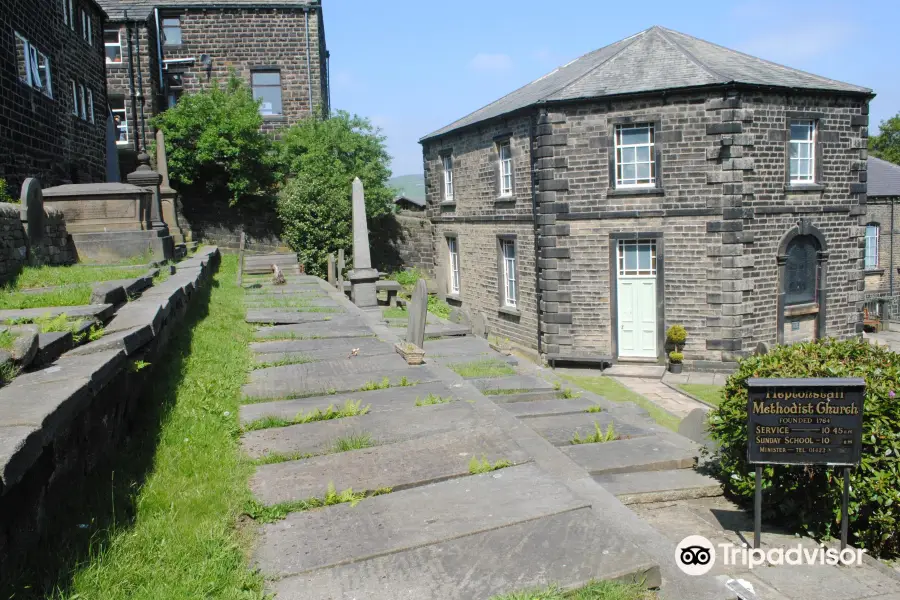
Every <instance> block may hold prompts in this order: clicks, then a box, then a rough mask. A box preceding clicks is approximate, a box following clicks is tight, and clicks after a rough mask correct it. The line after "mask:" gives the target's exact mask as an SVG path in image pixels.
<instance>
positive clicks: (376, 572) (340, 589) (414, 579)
mask: <svg viewBox="0 0 900 600" xmlns="http://www.w3.org/2000/svg"><path fill="white" fill-rule="evenodd" d="M551 549H552V559H551V558H550V556H551V554H550V550H551ZM619 578H621V579H634V580H637V581H644V584H645V585H647V586H651V587H653V586H659V585H660V584H661V581H660V573H659V568H658V566H657V565H656V564H655V563H654V562H653V561H652V559H650V558H649V557H648V556H647V555H646V554H645V553H643V552H642V551H641V550H639V549H638V548H637V547H635V546H634V545H633V544H632V543H631V542H629V541H628V540H627V537H626V536H625V535H623V534H622V532H621V531H619V530H617V528H616V527H615V526H611V525H610V524H608V523H604V522H603V521H602V520H601V519H600V518H598V517H597V516H596V515H595V514H594V513H593V512H592V511H591V510H590V509H587V508H582V509H578V510H573V511H569V512H564V513H560V514H556V515H551V516H547V517H542V518H539V519H536V520H533V521H528V522H524V523H516V524H513V525H509V526H506V527H501V528H499V529H494V530H491V531H485V532H482V533H477V534H475V535H468V536H465V537H460V538H456V539H452V540H447V541H443V542H438V543H436V544H430V545H427V546H421V547H418V548H412V549H409V550H404V551H402V552H398V553H392V554H387V555H385V556H378V557H375V558H370V559H367V560H365V561H362V562H355V563H351V564H346V565H340V566H336V567H331V568H327V569H320V570H317V571H313V572H311V573H307V574H303V575H295V576H291V577H286V578H284V579H281V580H280V581H277V582H274V583H272V584H271V589H270V591H274V592H276V593H277V595H278V598H279V599H282V600H324V599H326V598H327V599H329V600H353V599H362V598H365V599H366V600H398V599H404V600H413V599H415V600H421V599H424V598H441V599H442V600H489V599H490V598H493V597H494V596H497V595H500V594H505V593H511V592H517V591H521V590H527V589H533V588H542V587H545V586H547V585H549V584H551V583H556V584H559V585H562V586H564V587H565V588H571V587H576V586H578V585H580V584H584V583H586V582H588V581H589V580H591V579H598V580H601V579H619Z"/></svg>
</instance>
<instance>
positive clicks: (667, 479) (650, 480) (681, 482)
mask: <svg viewBox="0 0 900 600" xmlns="http://www.w3.org/2000/svg"><path fill="white" fill-rule="evenodd" d="M594 481H596V482H597V483H599V484H600V485H602V486H603V487H604V488H605V489H606V491H608V492H609V493H610V494H613V495H614V496H616V497H617V498H618V499H619V501H620V502H622V504H641V503H646V502H668V501H672V500H683V499H686V498H705V497H707V496H721V495H722V485H721V484H720V483H719V482H718V480H716V479H713V478H712V477H709V476H708V475H703V474H701V473H698V472H697V471H695V470H694V469H670V470H665V471H637V472H633V473H608V474H605V475H596V476H595V477H594Z"/></svg>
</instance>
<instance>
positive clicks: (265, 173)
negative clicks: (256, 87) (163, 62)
mask: <svg viewBox="0 0 900 600" xmlns="http://www.w3.org/2000/svg"><path fill="white" fill-rule="evenodd" d="M151 124H152V125H153V127H157V128H159V129H162V130H163V132H165V135H166V159H167V160H168V163H169V176H170V177H171V181H172V185H173V187H175V188H177V189H178V190H179V191H181V192H185V191H190V192H191V193H192V194H194V195H197V196H201V197H203V198H208V199H211V200H212V199H218V198H221V197H227V198H229V201H230V204H231V205H234V204H237V203H238V202H240V201H241V200H243V199H245V198H247V197H254V196H256V197H262V196H266V195H267V194H269V193H270V192H271V186H272V185H273V183H274V182H275V175H274V172H275V169H274V167H275V156H274V154H273V152H272V141H271V139H270V138H269V137H268V136H267V135H266V134H264V133H263V132H261V131H260V127H262V124H263V120H262V116H260V114H259V101H258V100H254V99H253V94H252V92H251V91H250V88H249V87H248V86H247V85H246V84H245V83H244V82H243V81H241V80H240V79H239V78H237V77H236V76H235V75H234V74H232V76H231V77H230V78H229V80H228V82H227V83H226V84H225V85H224V86H220V85H219V84H218V82H213V84H212V85H211V86H210V87H208V88H206V89H204V90H201V91H199V92H196V93H193V94H185V95H184V96H183V97H182V98H181V99H180V100H179V101H178V104H176V105H175V106H174V107H172V108H170V109H168V110H167V111H165V112H163V113H161V114H160V115H158V116H156V117H154V118H153V119H152V120H151Z"/></svg>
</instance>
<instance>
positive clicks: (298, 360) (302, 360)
mask: <svg viewBox="0 0 900 600" xmlns="http://www.w3.org/2000/svg"><path fill="white" fill-rule="evenodd" d="M315 360H316V359H314V358H313V357H311V356H306V355H305V354H300V355H296V356H288V357H286V358H282V359H280V360H273V361H269V362H261V363H256V364H254V365H253V370H254V371H255V370H258V369H268V368H270V367H286V366H288V365H305V364H306V363H311V362H315Z"/></svg>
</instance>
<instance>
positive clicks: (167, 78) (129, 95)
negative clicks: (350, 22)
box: [99, 0, 330, 173]
mask: <svg viewBox="0 0 900 600" xmlns="http://www.w3.org/2000/svg"><path fill="white" fill-rule="evenodd" d="M99 2H100V4H101V5H102V6H103V7H104V9H105V10H106V12H107V13H108V14H109V22H108V23H107V25H106V26H105V28H104V30H103V37H104V43H105V49H106V77H107V81H108V83H109V102H110V108H111V109H112V112H113V115H114V116H115V117H116V120H117V124H118V128H117V136H116V137H117V145H118V148H119V154H120V159H121V160H120V162H121V164H122V171H123V172H124V173H127V172H130V171H131V170H132V169H133V167H134V164H135V162H134V157H135V156H136V154H137V152H138V151H139V150H140V146H142V145H149V144H148V141H152V139H151V138H152V135H153V133H152V131H151V130H150V127H149V123H148V120H149V119H150V117H151V116H153V115H155V114H158V113H159V112H161V111H163V110H165V109H166V108H168V107H170V106H173V105H174V104H175V103H176V102H177V101H178V99H179V98H180V97H181V96H182V95H183V94H189V93H191V92H195V91H198V90H200V89H203V88H204V87H207V86H209V85H210V84H211V83H212V82H214V81H219V82H224V81H227V79H228V77H229V74H230V73H231V72H234V73H235V74H236V75H238V76H239V77H241V78H242V79H243V80H244V81H245V82H247V84H248V85H250V86H251V87H252V89H253V95H254V97H256V98H260V99H261V100H262V106H261V108H260V112H261V113H262V115H263V119H264V129H266V130H270V131H272V130H277V129H279V128H281V127H285V126H289V125H292V124H294V123H296V122H297V121H299V120H300V119H302V118H303V117H305V116H308V115H310V114H313V113H315V112H317V111H318V112H321V113H322V114H327V113H328V111H329V104H330V94H329V83H328V50H327V48H326V45H325V25H324V17H323V14H322V5H321V3H320V2H319V1H318V0H264V1H262V2H247V1H241V0H171V1H169V2H166V1H165V0H99Z"/></svg>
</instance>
